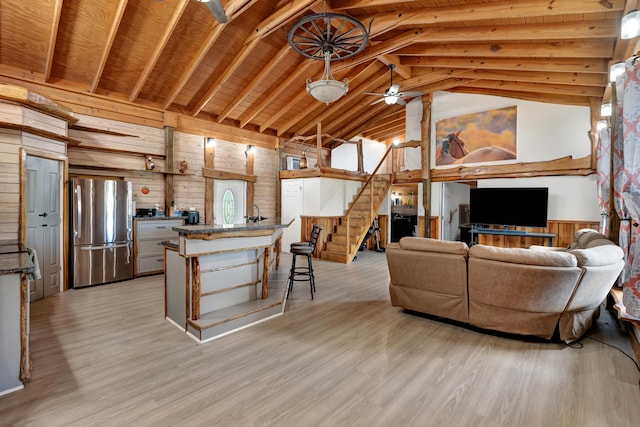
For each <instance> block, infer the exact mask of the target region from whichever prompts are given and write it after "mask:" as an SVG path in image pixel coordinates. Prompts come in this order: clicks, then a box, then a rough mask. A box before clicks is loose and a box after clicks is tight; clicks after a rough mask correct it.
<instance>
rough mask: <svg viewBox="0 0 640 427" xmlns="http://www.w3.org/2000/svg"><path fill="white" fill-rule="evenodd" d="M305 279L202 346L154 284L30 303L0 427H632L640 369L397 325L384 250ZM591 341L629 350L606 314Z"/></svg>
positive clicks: (587, 349) (614, 360) (449, 330)
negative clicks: (25, 358) (263, 311)
mask: <svg viewBox="0 0 640 427" xmlns="http://www.w3.org/2000/svg"><path fill="white" fill-rule="evenodd" d="M283 261H284V262H283V265H282V266H281V268H280V271H279V272H278V273H277V274H276V276H275V278H274V279H273V280H274V281H278V280H280V281H282V280H284V277H285V276H286V269H287V267H288V262H289V256H288V254H285V255H284V258H283ZM314 267H315V269H316V276H317V279H316V280H317V288H318V292H317V294H316V299H315V300H313V301H311V299H310V297H309V289H308V287H307V286H305V284H304V283H297V284H296V288H295V290H294V292H293V294H292V295H291V297H290V299H289V304H288V307H287V311H286V313H285V314H284V315H283V316H280V317H277V318H275V319H271V320H269V321H266V322H264V323H261V324H258V325H255V326H252V327H250V328H247V329H244V330H242V331H238V332H236V333H233V334H231V335H228V336H225V337H223V338H220V339H218V340H215V341H212V342H209V343H206V344H202V345H198V344H196V343H195V342H194V341H193V340H191V339H190V338H189V337H187V336H186V335H185V334H184V333H182V332H180V331H179V330H178V329H177V328H176V327H174V326H173V325H171V324H170V323H169V322H168V321H166V320H164V319H163V282H162V281H163V276H153V277H147V278H142V279H137V280H133V281H129V282H123V283H117V284H111V285H105V286H98V287H93V288H87V289H80V290H72V291H69V292H65V293H63V294H58V295H55V296H53V297H50V298H47V299H45V300H42V301H37V302H35V303H33V304H32V316H31V319H32V323H31V328H32V329H31V330H32V334H31V342H32V357H33V380H32V381H31V382H30V383H28V384H27V386H26V388H25V389H24V390H22V391H19V392H16V393H13V394H11V395H7V396H5V397H2V398H0V425H2V426H14V425H30V426H31V425H33V426H76V425H77V426H89V425H99V426H147V425H149V426H156V427H157V426H192V425H203V426H214V425H215V426H254V425H277V426H317V425H318V426H343V425H344V426H352V425H353V426H474V427H475V426H632V425H640V391H639V389H638V378H639V373H638V372H637V370H636V367H635V366H634V364H633V362H632V361H631V360H629V359H628V358H627V357H625V356H624V355H623V354H621V353H620V352H619V351H617V350H615V349H613V348H611V347H608V346H606V345H604V344H602V343H600V342H597V341H595V340H593V339H591V338H587V339H584V340H583V344H584V348H581V349H575V348H570V347H568V346H565V345H563V344H560V343H549V342H543V341H538V340H532V339H522V338H511V337H503V336H497V335H493V334H486V333H482V332H479V331H476V330H472V329H469V328H465V327H461V326H458V325H454V324H450V323H446V322H440V321H437V320H434V319H429V318H426V317H420V316H416V315H411V314H408V313H405V312H403V311H402V310H400V309H398V308H395V307H391V305H390V303H389V300H388V291H387V283H388V273H387V268H386V262H385V256H384V254H381V253H375V252H371V251H367V252H365V253H360V255H359V260H358V261H357V262H354V263H353V264H350V265H344V264H338V263H330V262H322V261H319V260H314ZM588 336H589V337H593V338H597V339H599V340H604V341H606V342H608V343H610V344H613V345H616V346H619V347H621V348H622V349H624V350H625V351H626V352H627V353H629V354H632V350H631V348H630V344H629V341H628V338H627V337H626V335H625V334H624V333H623V332H622V331H621V330H620V329H619V327H618V325H617V323H616V321H615V320H613V319H612V318H611V316H610V315H609V313H606V312H603V315H602V316H601V318H600V320H599V321H598V322H597V325H596V326H595V327H594V328H593V329H592V330H591V331H590V332H589V334H588Z"/></svg>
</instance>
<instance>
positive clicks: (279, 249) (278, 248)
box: [276, 236, 282, 270]
mask: <svg viewBox="0 0 640 427" xmlns="http://www.w3.org/2000/svg"><path fill="white" fill-rule="evenodd" d="M281 252H282V236H280V237H278V240H276V270H277V269H279V268H280V253H281Z"/></svg>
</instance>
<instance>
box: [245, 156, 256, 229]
mask: <svg viewBox="0 0 640 427" xmlns="http://www.w3.org/2000/svg"><path fill="white" fill-rule="evenodd" d="M254 150H255V148H254ZM245 154H246V157H247V175H253V161H254V158H255V153H253V152H250V151H247V152H246V153H245ZM254 195H255V183H253V182H251V181H248V182H247V206H246V212H245V215H247V216H249V215H251V212H250V211H251V209H252V205H253V204H254ZM253 214H254V215H257V214H258V213H257V212H254V213H253Z"/></svg>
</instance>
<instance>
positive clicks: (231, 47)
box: [0, 0, 636, 144]
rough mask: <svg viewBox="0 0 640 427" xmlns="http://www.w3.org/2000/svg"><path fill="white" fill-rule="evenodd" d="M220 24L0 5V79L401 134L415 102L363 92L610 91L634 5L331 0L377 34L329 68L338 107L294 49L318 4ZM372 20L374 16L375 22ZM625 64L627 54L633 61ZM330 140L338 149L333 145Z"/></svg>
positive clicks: (207, 114) (19, 1)
mask: <svg viewBox="0 0 640 427" xmlns="http://www.w3.org/2000/svg"><path fill="white" fill-rule="evenodd" d="M222 4H223V6H224V7H225V10H226V13H227V16H228V18H229V22H228V23H226V24H219V23H218V22H217V21H216V20H215V19H214V17H213V16H212V15H211V13H210V12H209V10H208V9H207V7H206V6H205V5H203V4H202V3H199V2H197V1H196V0H130V1H127V0H2V3H1V5H0V81H1V79H2V77H3V76H4V77H8V78H11V79H14V80H15V79H18V80H24V81H30V82H36V83H40V84H43V85H45V86H54V87H56V88H60V89H64V90H67V91H71V92H78V93H83V94H86V93H91V94H96V95H100V96H106V97H109V98H112V99H117V100H119V101H125V102H129V103H133V104H137V105H144V106H149V107H153V108H158V109H163V110H168V111H174V112H179V113H182V114H186V115H190V116H194V117H197V118H201V119H206V120H210V121H213V122H216V123H222V124H225V125H229V126H232V127H236V128H244V129H249V130H253V131H258V132H261V133H264V134H266V135H274V136H279V137H282V138H290V137H292V136H294V135H310V134H313V133H314V132H315V130H316V123H317V122H321V123H322V132H323V133H328V134H331V135H332V136H334V137H337V138H341V139H350V138H352V137H354V136H356V135H358V134H361V135H364V136H366V137H369V138H372V139H377V140H380V141H387V140H391V139H393V138H400V139H402V138H404V108H403V107H402V106H400V105H386V104H385V103H384V102H380V103H378V104H375V105H371V103H372V102H373V101H375V100H376V99H377V98H376V97H373V96H371V95H366V94H364V92H383V91H384V90H385V89H386V88H388V86H389V71H388V64H396V65H397V68H396V71H395V74H394V82H395V83H399V84H400V87H401V90H404V91H423V92H425V93H432V92H434V91H438V90H447V91H454V92H465V93H479V94H492V95H499V96H506V97H513V98H521V99H528V100H536V101H544V102H552V103H561V104H571V105H590V102H591V103H592V104H593V102H594V101H593V100H594V99H596V100H597V103H598V104H599V102H600V99H601V98H602V97H603V96H604V95H605V90H606V87H607V81H608V78H607V72H608V68H609V63H610V62H611V61H612V59H616V58H615V57H616V55H618V56H621V55H624V54H623V53H622V50H624V49H623V48H621V47H620V41H619V40H618V34H619V23H620V19H621V17H622V16H623V13H624V11H625V10H628V9H630V8H633V7H635V6H636V1H635V0H633V1H625V0H572V1H569V0H506V1H496V0H414V1H397V0H328V1H327V5H326V8H327V11H328V12H335V13H342V14H348V15H351V16H353V17H355V18H357V19H358V20H360V21H361V22H362V23H363V24H365V26H367V27H369V25H370V28H371V32H370V37H369V44H368V46H367V48H366V49H365V50H364V51H363V52H361V53H359V54H358V55H356V56H354V57H352V58H349V59H346V60H343V61H334V62H332V64H331V68H332V71H333V73H334V76H335V78H336V79H338V80H342V79H343V78H345V77H347V78H348V79H349V92H348V94H347V95H346V96H344V97H343V98H341V99H340V100H338V101H337V102H335V103H332V104H329V105H328V106H327V105H325V104H322V103H320V102H318V101H316V100H315V99H313V98H312V97H310V96H309V95H308V94H307V93H306V90H305V80H306V79H307V78H311V79H313V80H317V79H318V78H320V76H321V74H322V67H323V64H322V62H321V61H314V60H311V59H306V58H304V57H303V56H301V55H300V54H298V53H296V52H295V51H294V50H293V49H292V48H291V47H290V46H289V45H288V43H287V33H288V31H289V29H290V28H291V27H292V26H293V24H294V23H295V22H296V21H297V20H298V19H300V18H301V17H303V16H306V15H309V14H313V13H322V12H323V10H324V5H323V2H322V1H317V0H286V1H285V0H226V1H225V0H222ZM372 20H373V21H372ZM622 59H624V58H622ZM327 143H328V144H329V142H327Z"/></svg>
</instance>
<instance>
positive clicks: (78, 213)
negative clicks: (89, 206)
mask: <svg viewBox="0 0 640 427" xmlns="http://www.w3.org/2000/svg"><path fill="white" fill-rule="evenodd" d="M74 211H75V212H74V214H75V218H74V219H75V221H74V222H73V223H74V224H75V227H76V228H75V229H74V230H73V235H74V236H76V237H77V238H78V239H80V238H82V188H80V186H79V185H76V208H75V209H74Z"/></svg>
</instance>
